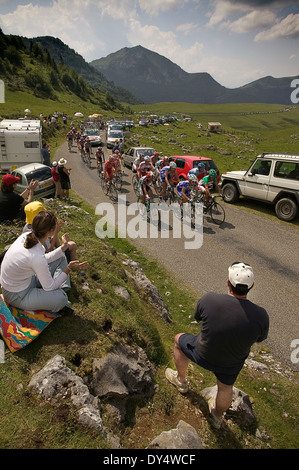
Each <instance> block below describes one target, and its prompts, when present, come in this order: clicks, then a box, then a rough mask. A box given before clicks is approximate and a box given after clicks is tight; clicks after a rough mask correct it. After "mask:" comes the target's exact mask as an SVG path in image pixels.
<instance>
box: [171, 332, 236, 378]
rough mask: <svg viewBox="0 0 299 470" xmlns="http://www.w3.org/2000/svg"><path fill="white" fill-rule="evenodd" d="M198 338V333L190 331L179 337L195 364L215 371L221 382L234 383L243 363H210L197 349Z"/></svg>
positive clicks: (186, 353) (184, 350)
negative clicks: (233, 364)
mask: <svg viewBox="0 0 299 470" xmlns="http://www.w3.org/2000/svg"><path fill="white" fill-rule="evenodd" d="M196 339H197V336H196V335H190V334H188V333H184V334H182V335H181V336H180V337H179V346H180V348H181V350H182V352H183V353H184V354H185V356H187V357H188V358H189V359H190V360H191V361H192V362H195V364H198V365H199V366H201V367H203V368H204V369H207V370H210V371H211V372H213V373H214V374H215V376H216V377H217V379H218V380H219V381H220V382H221V383H223V384H225V385H233V384H234V383H235V381H236V379H237V377H238V375H239V372H240V371H241V369H242V367H243V364H242V365H238V366H234V367H219V366H215V365H213V364H210V363H209V362H207V361H206V360H205V359H203V358H202V357H200V355H199V354H198V352H197V350H196Z"/></svg>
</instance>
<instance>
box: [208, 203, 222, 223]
mask: <svg viewBox="0 0 299 470" xmlns="http://www.w3.org/2000/svg"><path fill="white" fill-rule="evenodd" d="M209 212H210V216H211V219H212V221H213V222H214V224H216V225H221V224H222V223H223V222H224V220H225V210H224V208H223V207H222V206H221V204H219V202H214V203H213V204H212V205H211V208H210V210H209Z"/></svg>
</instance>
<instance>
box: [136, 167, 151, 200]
mask: <svg viewBox="0 0 299 470" xmlns="http://www.w3.org/2000/svg"><path fill="white" fill-rule="evenodd" d="M153 176H154V174H153V172H152V171H149V172H147V174H146V175H145V176H142V177H141V178H140V180H139V183H138V189H139V193H140V196H141V197H140V202H141V203H142V204H144V203H145V198H146V196H147V195H148V196H149V197H150V198H151V199H152V197H153V191H152V189H151V187H150V185H151V184H152V181H153Z"/></svg>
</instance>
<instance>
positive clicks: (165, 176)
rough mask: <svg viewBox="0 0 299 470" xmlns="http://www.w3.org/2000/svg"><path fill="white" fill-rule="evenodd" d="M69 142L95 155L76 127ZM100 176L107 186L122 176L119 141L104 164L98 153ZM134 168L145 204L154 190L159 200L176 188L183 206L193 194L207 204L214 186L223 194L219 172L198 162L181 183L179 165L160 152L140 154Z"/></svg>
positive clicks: (85, 138) (141, 198)
mask: <svg viewBox="0 0 299 470" xmlns="http://www.w3.org/2000/svg"><path fill="white" fill-rule="evenodd" d="M67 140H68V142H72V143H73V142H74V141H75V142H77V145H78V149H79V151H80V152H81V155H82V153H84V154H86V153H87V154H89V156H90V154H92V147H91V145H90V142H89V139H88V137H84V135H82V134H81V133H80V132H77V131H76V128H74V127H73V128H71V130H70V131H69V132H68V133H67ZM95 159H96V163H97V168H98V173H99V175H101V176H103V177H104V180H105V182H106V183H109V184H110V185H111V183H112V182H113V179H114V178H116V177H120V175H121V174H122V154H121V151H120V148H119V143H118V139H116V141H115V145H114V147H113V149H112V153H111V155H110V156H109V157H108V159H107V161H105V155H104V152H103V149H102V147H101V146H99V147H98V148H97V150H96V153H95ZM133 169H134V171H135V172H136V177H137V181H138V193H139V200H140V202H141V203H142V204H144V203H145V199H146V198H147V197H148V198H150V199H151V200H152V199H153V197H154V194H153V191H154V192H155V194H156V196H157V197H159V199H160V200H165V199H167V198H166V192H167V188H175V190H176V195H177V196H178V200H179V203H180V205H181V206H182V204H184V203H187V202H190V200H192V198H193V197H194V195H195V196H196V197H199V196H200V197H201V198H202V199H203V202H204V203H208V202H209V200H210V199H211V192H210V189H211V187H215V189H216V190H217V191H218V193H219V194H220V195H221V190H220V188H219V185H218V181H217V178H216V176H217V173H216V170H214V169H210V170H207V169H206V167H205V164H204V163H202V162H199V163H198V166H197V167H195V168H192V169H191V170H190V171H189V173H188V175H187V179H186V180H180V178H179V176H178V173H177V170H176V163H175V162H173V161H170V160H169V158H168V157H167V156H162V157H160V154H159V152H154V154H153V155H152V156H149V155H143V154H140V155H139V156H138V157H137V159H136V160H135V161H134V163H133Z"/></svg>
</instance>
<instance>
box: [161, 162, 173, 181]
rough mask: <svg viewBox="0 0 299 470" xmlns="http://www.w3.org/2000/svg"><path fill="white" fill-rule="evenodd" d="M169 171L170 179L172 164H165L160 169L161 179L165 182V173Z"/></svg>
mask: <svg viewBox="0 0 299 470" xmlns="http://www.w3.org/2000/svg"><path fill="white" fill-rule="evenodd" d="M166 172H168V179H169V180H170V179H171V178H172V175H171V172H170V166H169V165H168V166H163V168H162V170H161V171H160V179H161V182H162V183H165V173H166Z"/></svg>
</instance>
